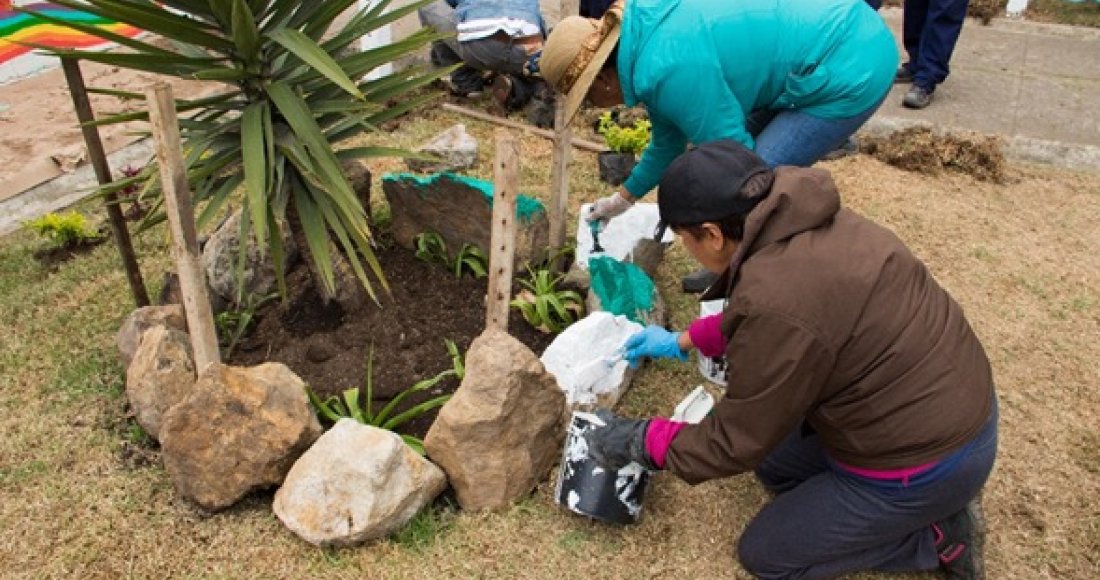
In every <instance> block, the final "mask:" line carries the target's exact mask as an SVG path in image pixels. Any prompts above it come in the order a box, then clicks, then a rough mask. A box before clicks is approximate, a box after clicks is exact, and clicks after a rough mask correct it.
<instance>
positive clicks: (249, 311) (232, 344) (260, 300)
mask: <svg viewBox="0 0 1100 580" xmlns="http://www.w3.org/2000/svg"><path fill="white" fill-rule="evenodd" d="M278 297H279V293H278V292H272V293H270V294H266V295H263V296H261V295H259V294H249V295H247V296H245V298H244V300H243V301H242V302H241V303H240V304H238V305H237V308H236V309H235V310H226V311H225V312H219V313H218V314H217V315H216V316H214V326H215V327H216V330H217V334H218V344H219V345H220V346H221V347H222V358H226V359H228V358H230V357H231V356H232V355H233V349H235V348H236V347H237V344H238V343H239V342H240V341H241V339H242V338H244V337H245V335H246V334H248V331H249V330H250V329H251V328H252V323H253V322H255V320H256V311H258V310H259V309H260V307H262V306H263V305H264V304H267V303H268V302H271V301H272V300H274V299H276V298H278Z"/></svg>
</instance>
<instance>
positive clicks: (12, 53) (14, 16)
mask: <svg viewBox="0 0 1100 580" xmlns="http://www.w3.org/2000/svg"><path fill="white" fill-rule="evenodd" d="M13 3H14V4H15V5H16V6H19V7H22V8H27V9H29V10H34V11H36V12H41V13H43V14H46V15H48V16H52V17H54V18H57V19H59V20H63V21H65V22H77V23H81V24H86V25H91V26H96V27H98V28H103V29H106V30H109V31H111V32H114V33H115V34H121V35H124V36H128V37H135V36H137V35H139V34H141V32H142V31H141V30H140V29H138V28H135V27H133V26H130V25H128V24H121V23H118V22H114V21H111V20H107V19H104V18H101V17H99V16H96V15H94V14H89V13H87V12H82V11H80V10H73V9H71V8H65V7H63V6H58V5H56V4H53V3H50V2H21V1H19V0H14V2H12V0H0V68H7V69H12V68H17V69H20V70H23V69H28V65H29V66H30V68H42V66H41V65H36V64H32V63H23V64H22V65H21V66H19V64H18V62H17V61H18V59H19V57H24V55H26V56H25V58H32V57H34V56H36V55H33V54H30V55H28V54H27V53H28V52H30V51H31V50H33V49H31V48H28V47H26V46H23V45H20V44H16V43H17V42H29V43H33V44H41V45H45V46H51V47H56V48H84V49H94V48H101V47H102V48H105V47H108V46H110V45H111V43H109V42H105V41H103V39H101V38H98V37H95V36H92V35H90V34H85V33H83V32H79V31H76V30H73V29H71V28H66V27H64V26H59V25H56V24H52V23H47V22H45V21H43V20H41V19H39V18H36V17H34V16H31V15H29V14H24V13H22V12H16V11H14V10H13V9H12V4H13ZM53 60H56V59H53ZM46 66H48V65H46ZM8 72H9V73H14V72H17V71H13V70H9V71H8ZM5 76H8V75H4V74H3V71H0V78H3V77H5Z"/></svg>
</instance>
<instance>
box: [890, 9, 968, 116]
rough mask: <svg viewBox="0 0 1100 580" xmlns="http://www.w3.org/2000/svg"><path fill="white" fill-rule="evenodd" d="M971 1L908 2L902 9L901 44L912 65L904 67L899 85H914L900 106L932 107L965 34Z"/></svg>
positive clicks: (899, 70)
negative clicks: (935, 95) (937, 89)
mask: <svg viewBox="0 0 1100 580" xmlns="http://www.w3.org/2000/svg"><path fill="white" fill-rule="evenodd" d="M969 6H970V0H905V3H904V4H903V5H902V44H904V45H905V52H906V53H907V54H908V55H909V62H907V63H904V64H902V65H901V66H900V67H899V68H898V70H897V74H896V75H895V80H896V82H899V83H912V86H911V87H909V90H908V91H906V93H905V97H904V98H903V99H902V101H901V104H902V105H905V106H906V107H909V108H910V109H923V108H925V107H927V106H928V105H931V104H932V95H933V94H934V93H935V92H936V87H937V86H938V85H939V84H940V83H942V82H943V81H944V80H946V79H947V75H948V73H949V72H950V67H949V66H948V63H950V62H951V53H952V52H954V51H955V43H956V42H958V41H959V34H960V33H962V27H963V20H965V19H966V10H967V8H968V7H969Z"/></svg>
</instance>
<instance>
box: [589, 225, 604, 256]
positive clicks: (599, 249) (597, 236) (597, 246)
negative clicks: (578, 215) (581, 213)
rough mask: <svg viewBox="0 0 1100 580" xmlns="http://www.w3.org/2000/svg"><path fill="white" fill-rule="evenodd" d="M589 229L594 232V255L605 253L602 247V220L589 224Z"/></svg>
mask: <svg viewBox="0 0 1100 580" xmlns="http://www.w3.org/2000/svg"><path fill="white" fill-rule="evenodd" d="M588 229H589V230H591V231H592V253H593V254H595V253H603V251H604V249H603V246H601V245H600V220H592V221H590V222H588Z"/></svg>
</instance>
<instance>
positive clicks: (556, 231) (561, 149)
mask: <svg viewBox="0 0 1100 580" xmlns="http://www.w3.org/2000/svg"><path fill="white" fill-rule="evenodd" d="M572 137H573V132H572V130H571V129H570V128H569V124H568V123H566V122H565V99H558V100H557V102H556V103H555V104H554V155H553V159H552V161H551V165H550V244H549V247H550V255H551V256H556V255H558V254H559V253H560V252H561V249H562V247H564V246H565V219H566V207H567V205H568V203H569V149H570V147H569V142H570V140H571V139H572ZM560 262H562V264H552V266H553V267H555V268H557V269H558V270H559V271H564V270H565V269H566V268H568V265H567V264H564V260H560Z"/></svg>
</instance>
